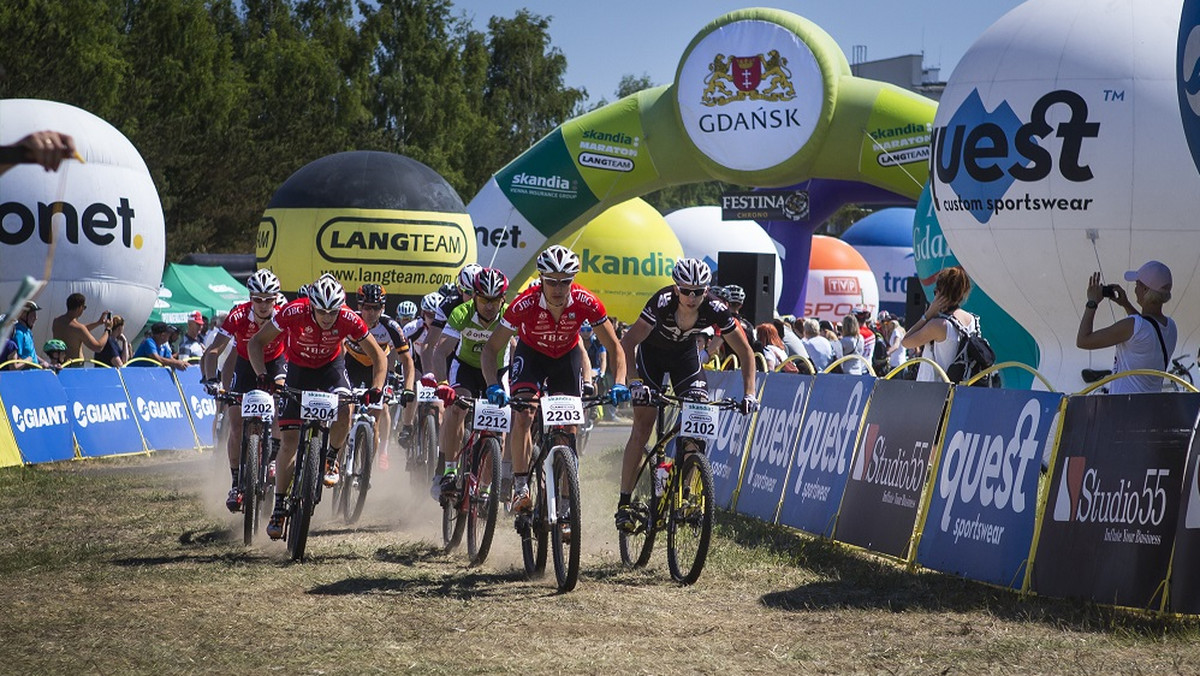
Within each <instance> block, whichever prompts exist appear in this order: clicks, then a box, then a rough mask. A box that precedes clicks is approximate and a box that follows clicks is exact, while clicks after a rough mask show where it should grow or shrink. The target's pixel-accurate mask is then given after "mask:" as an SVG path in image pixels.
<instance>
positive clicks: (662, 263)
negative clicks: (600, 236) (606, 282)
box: [579, 247, 675, 277]
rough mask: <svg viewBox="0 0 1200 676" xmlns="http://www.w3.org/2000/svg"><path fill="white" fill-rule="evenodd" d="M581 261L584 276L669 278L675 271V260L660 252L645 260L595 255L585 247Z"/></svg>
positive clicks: (646, 257)
mask: <svg viewBox="0 0 1200 676" xmlns="http://www.w3.org/2000/svg"><path fill="white" fill-rule="evenodd" d="M579 259H580V261H581V262H582V265H581V266H580V270H579V271H580V272H581V273H583V274H587V273H600V274H605V275H634V276H642V277H669V276H670V275H671V271H672V270H674V269H675V259H674V258H673V257H671V256H667V255H666V254H664V253H662V252H660V251H651V252H650V253H649V254H647V255H646V256H645V257H644V258H639V257H637V256H611V255H607V254H598V253H597V254H593V253H592V250H591V249H590V248H587V247H584V249H583V252H582V253H581V254H580V256H579Z"/></svg>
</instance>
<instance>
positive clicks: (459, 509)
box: [442, 485, 467, 552]
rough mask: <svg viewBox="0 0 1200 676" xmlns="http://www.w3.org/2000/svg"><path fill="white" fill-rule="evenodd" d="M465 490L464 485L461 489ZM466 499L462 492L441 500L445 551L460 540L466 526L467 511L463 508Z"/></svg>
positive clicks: (451, 549)
mask: <svg viewBox="0 0 1200 676" xmlns="http://www.w3.org/2000/svg"><path fill="white" fill-rule="evenodd" d="M465 490H466V486H465V485H464V487H463V491H465ZM464 504H466V500H465V498H464V496H463V495H462V492H461V491H460V493H459V494H458V495H455V496H454V499H453V500H445V499H443V500H442V544H443V545H444V546H445V550H446V551H447V552H450V551H453V550H454V548H455V547H458V545H459V543H461V542H462V537H463V531H465V530H466V528H467V513H466V510H465V509H464V508H463V505H464Z"/></svg>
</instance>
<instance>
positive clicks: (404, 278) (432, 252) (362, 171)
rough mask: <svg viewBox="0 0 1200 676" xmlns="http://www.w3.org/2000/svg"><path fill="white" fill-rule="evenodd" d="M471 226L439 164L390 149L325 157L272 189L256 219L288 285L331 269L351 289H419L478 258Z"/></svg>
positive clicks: (263, 255) (406, 292)
mask: <svg viewBox="0 0 1200 676" xmlns="http://www.w3.org/2000/svg"><path fill="white" fill-rule="evenodd" d="M475 251H476V245H475V229H474V228H473V227H472V226H471V217H470V216H469V215H467V213H466V208H465V207H463V203H462V200H461V199H460V198H459V196H458V193H456V192H455V191H454V188H452V187H451V186H450V184H449V183H447V182H446V179H444V178H442V177H441V176H440V175H439V174H438V173H437V172H436V171H434V170H432V169H430V168H429V167H427V166H425V165H424V164H421V163H420V162H418V161H416V160H414V159H411V158H408V157H404V156H402V155H394V154H392V153H383V152H375V151H365V150H363V151H352V152H344V153H337V154H335V155H328V156H326V157H322V158H321V159H319V160H315V161H313V162H310V163H309V164H307V165H305V166H303V167H301V168H300V170H299V171H297V172H296V173H294V174H292V175H291V177H289V178H288V179H287V180H286V181H284V183H283V185H281V186H280V187H279V189H278V190H276V191H275V195H274V196H273V197H272V198H271V202H270V203H269V204H268V205H267V210H266V212H265V213H264V214H263V217H262V221H261V222H260V223H259V227H258V248H257V256H258V265H259V267H266V268H270V269H271V270H272V271H273V272H274V273H275V274H276V275H277V276H278V277H279V282H280V284H281V285H282V286H283V289H284V290H285V291H296V290H297V289H298V288H299V287H300V286H301V285H303V284H308V283H310V282H312V281H313V280H314V279H316V278H317V277H319V276H321V275H322V274H323V273H326V272H328V273H330V274H332V275H333V276H335V277H337V278H338V280H340V281H341V283H342V286H344V287H346V289H347V290H348V291H349V292H351V293H353V292H354V291H355V290H357V289H358V287H359V286H360V285H362V284H368V283H374V284H381V285H383V287H384V289H385V290H386V291H387V292H388V294H390V295H396V296H404V297H409V298H412V297H416V296H420V295H424V294H425V293H428V292H430V291H433V290H435V289H437V287H439V286H441V285H442V284H443V283H445V282H452V281H454V280H455V279H456V277H457V274H458V271H459V270H460V269H462V268H463V266H465V265H467V264H468V263H474V262H475Z"/></svg>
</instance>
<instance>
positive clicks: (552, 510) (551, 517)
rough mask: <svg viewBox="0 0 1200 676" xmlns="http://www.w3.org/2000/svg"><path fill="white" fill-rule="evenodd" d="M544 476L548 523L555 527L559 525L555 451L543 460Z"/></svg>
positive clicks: (551, 451)
mask: <svg viewBox="0 0 1200 676" xmlns="http://www.w3.org/2000/svg"><path fill="white" fill-rule="evenodd" d="M542 476H543V477H545V479H546V493H545V496H546V521H547V523H548V525H549V526H551V527H553V526H554V525H555V524H556V523H558V491H557V490H555V488H556V487H555V485H554V449H553V448H551V449H550V452H549V453H547V454H546V457H545V458H544V459H543V460H542Z"/></svg>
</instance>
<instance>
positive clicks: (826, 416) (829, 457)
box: [792, 382, 864, 497]
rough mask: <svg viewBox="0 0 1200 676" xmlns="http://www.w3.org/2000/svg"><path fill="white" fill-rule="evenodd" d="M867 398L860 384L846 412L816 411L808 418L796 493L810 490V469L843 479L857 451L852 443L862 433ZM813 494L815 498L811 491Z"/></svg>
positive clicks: (798, 453)
mask: <svg viewBox="0 0 1200 676" xmlns="http://www.w3.org/2000/svg"><path fill="white" fill-rule="evenodd" d="M863 395H864V386H863V383H862V382H858V383H856V384H855V385H854V390H853V391H851V392H850V396H849V397H848V398H847V399H846V407H845V408H844V409H843V410H841V411H827V410H820V409H819V408H814V409H813V410H811V411H810V412H809V414H808V415H807V416H806V417H805V418H804V427H803V429H801V430H800V445H799V447H798V448H797V449H796V461H795V462H796V479H795V481H794V482H793V483H792V492H793V493H795V494H796V495H802V493H803V492H805V491H807V490H808V487H807V486H806V483H805V481H804V478H805V475H806V474H807V473H808V472H809V471H810V470H812V471H817V472H821V473H824V474H836V475H839V476H840V475H842V474H845V473H846V464H847V463H848V462H849V459H850V453H851V451H852V450H853V448H854V447H853V446H851V445H850V444H852V443H854V433H855V432H856V431H857V430H858V421H859V418H860V416H861V415H862V406H863ZM809 494H810V495H811V492H809ZM802 497H803V496H802Z"/></svg>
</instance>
